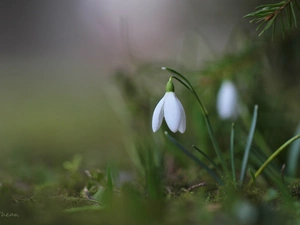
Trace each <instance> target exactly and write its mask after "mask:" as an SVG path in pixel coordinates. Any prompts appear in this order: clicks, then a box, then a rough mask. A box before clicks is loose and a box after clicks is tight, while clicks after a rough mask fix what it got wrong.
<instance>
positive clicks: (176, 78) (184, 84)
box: [173, 76, 192, 91]
mask: <svg viewBox="0 0 300 225" xmlns="http://www.w3.org/2000/svg"><path fill="white" fill-rule="evenodd" d="M173 79H175V80H177V81H178V82H180V83H181V84H182V85H183V86H185V87H186V88H187V89H188V90H190V91H192V90H191V88H190V87H189V86H187V85H186V83H184V82H183V81H182V80H180V79H179V78H178V77H175V76H173Z"/></svg>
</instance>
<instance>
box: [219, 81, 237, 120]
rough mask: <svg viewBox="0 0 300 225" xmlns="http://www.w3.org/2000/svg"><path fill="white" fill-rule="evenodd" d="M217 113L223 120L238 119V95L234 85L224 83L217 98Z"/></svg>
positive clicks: (227, 82) (229, 82) (228, 82)
mask: <svg viewBox="0 0 300 225" xmlns="http://www.w3.org/2000/svg"><path fill="white" fill-rule="evenodd" d="M217 111H218V114H219V116H220V118H221V119H236V117H237V115H238V94H237V90H236V87H235V86H234V84H233V83H232V82H231V81H229V80H225V81H223V83H222V85H221V88H220V90H219V92H218V96H217Z"/></svg>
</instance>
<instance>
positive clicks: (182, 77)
mask: <svg viewBox="0 0 300 225" xmlns="http://www.w3.org/2000/svg"><path fill="white" fill-rule="evenodd" d="M162 69H163V70H168V71H169V72H171V73H173V74H175V75H177V76H179V77H180V78H181V79H183V80H184V81H185V82H186V83H187V86H189V87H190V88H189V89H190V90H193V87H192V84H191V83H190V82H189V80H188V79H186V78H185V76H183V75H182V74H181V73H179V72H177V71H176V70H173V69H171V68H168V67H162Z"/></svg>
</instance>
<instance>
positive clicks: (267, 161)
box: [248, 134, 300, 186]
mask: <svg viewBox="0 0 300 225" xmlns="http://www.w3.org/2000/svg"><path fill="white" fill-rule="evenodd" d="M299 138H300V134H298V135H296V136H294V137H292V138H291V139H289V140H288V141H287V142H285V143H284V144H283V145H281V146H280V147H279V148H278V149H277V150H276V151H275V152H274V153H273V154H272V155H271V156H270V157H269V158H268V159H267V160H266V161H265V162H264V164H263V165H261V167H260V168H259V169H258V170H257V171H256V173H255V178H257V177H258V176H259V175H260V174H261V172H262V171H263V170H264V169H265V168H266V167H267V165H268V164H269V163H270V162H272V161H273V160H274V159H275V158H276V156H277V155H279V153H281V152H282V151H283V150H284V149H285V148H286V147H287V146H289V145H290V144H291V143H293V142H294V141H296V140H297V139H299ZM252 182H253V180H250V181H249V183H248V186H250V185H251V184H252Z"/></svg>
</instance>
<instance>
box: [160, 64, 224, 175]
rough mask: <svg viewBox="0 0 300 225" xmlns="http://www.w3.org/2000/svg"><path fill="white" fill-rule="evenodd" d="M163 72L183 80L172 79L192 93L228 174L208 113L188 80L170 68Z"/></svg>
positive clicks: (164, 68)
mask: <svg viewBox="0 0 300 225" xmlns="http://www.w3.org/2000/svg"><path fill="white" fill-rule="evenodd" d="M162 69H163V70H168V71H169V72H171V73H173V74H175V75H177V76H179V77H180V78H181V79H182V80H184V81H185V82H183V81H182V80H181V81H180V79H179V78H175V76H174V78H175V79H176V80H178V81H179V82H180V83H181V84H183V85H184V86H185V87H186V88H187V89H188V90H189V91H190V92H192V94H193V95H194V96H195V98H196V99H197V101H198V103H199V105H200V108H201V111H202V114H203V116H204V120H205V124H206V126H207V130H208V133H209V137H210V139H211V141H212V143H213V147H214V149H215V152H216V154H217V156H218V157H219V159H220V162H221V164H222V167H223V170H224V172H225V173H226V174H228V168H227V165H226V162H225V160H224V159H223V157H222V154H221V151H220V148H219V145H218V143H217V140H216V138H215V136H214V134H213V130H212V127H211V124H210V121H209V118H208V112H207V110H206V108H205V106H204V105H203V103H202V101H201V99H200V98H199V96H198V95H197V93H196V91H195V89H194V88H193V86H192V84H191V83H190V82H189V81H188V79H186V78H185V76H183V75H182V74H180V73H178V72H177V71H175V70H173V69H170V68H167V67H162Z"/></svg>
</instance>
